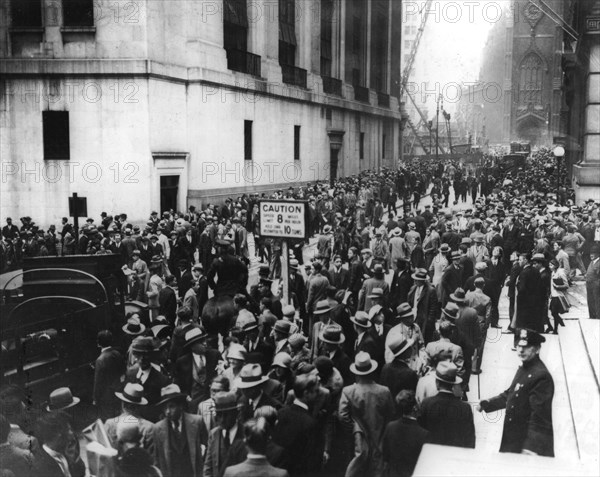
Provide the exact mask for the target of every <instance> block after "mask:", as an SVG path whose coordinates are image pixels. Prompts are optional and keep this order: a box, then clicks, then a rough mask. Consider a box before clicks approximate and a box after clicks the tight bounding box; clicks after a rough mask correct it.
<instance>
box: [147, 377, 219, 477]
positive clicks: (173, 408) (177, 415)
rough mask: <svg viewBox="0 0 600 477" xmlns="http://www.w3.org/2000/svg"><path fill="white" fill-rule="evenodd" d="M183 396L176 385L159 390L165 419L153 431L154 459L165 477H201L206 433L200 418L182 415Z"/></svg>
mask: <svg viewBox="0 0 600 477" xmlns="http://www.w3.org/2000/svg"><path fill="white" fill-rule="evenodd" d="M186 397H187V396H186V394H185V393H182V392H181V390H180V389H179V386H177V384H169V385H168V386H165V387H164V388H162V389H161V392H160V401H159V402H158V405H159V406H161V408H162V410H163V414H164V416H165V417H164V419H163V420H161V421H159V422H157V423H156V425H155V427H154V457H155V462H156V465H157V466H158V467H159V468H160V470H161V472H162V474H163V476H164V477H180V476H181V477H201V476H202V471H203V468H204V462H203V457H202V451H203V449H202V448H203V447H204V446H206V444H207V442H208V432H207V431H206V427H205V426H204V421H203V420H202V417H200V416H197V415H195V414H189V413H187V412H185V408H186Z"/></svg>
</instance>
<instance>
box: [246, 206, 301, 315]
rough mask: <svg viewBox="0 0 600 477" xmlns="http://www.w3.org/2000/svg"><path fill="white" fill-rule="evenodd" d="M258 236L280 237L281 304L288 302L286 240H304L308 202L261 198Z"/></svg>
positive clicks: (287, 254) (287, 253)
mask: <svg viewBox="0 0 600 477" xmlns="http://www.w3.org/2000/svg"><path fill="white" fill-rule="evenodd" d="M258 210H259V216H260V227H259V230H260V236H261V237H270V238H274V239H281V241H282V244H281V279H282V280H283V304H285V305H287V304H289V303H290V299H289V297H290V295H289V271H288V270H289V267H288V260H289V252H288V243H287V240H289V239H294V240H304V239H306V238H307V233H308V223H309V218H308V217H309V216H308V202H307V201H304V200H262V201H260V202H259V206H258Z"/></svg>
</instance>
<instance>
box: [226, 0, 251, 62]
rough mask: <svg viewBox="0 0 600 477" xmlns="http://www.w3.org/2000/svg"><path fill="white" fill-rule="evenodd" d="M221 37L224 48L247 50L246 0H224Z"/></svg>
mask: <svg viewBox="0 0 600 477" xmlns="http://www.w3.org/2000/svg"><path fill="white" fill-rule="evenodd" d="M223 37H224V38H223V43H224V46H225V49H226V50H228V49H233V50H239V51H247V50H248V10H247V7H246V0H224V2H223Z"/></svg>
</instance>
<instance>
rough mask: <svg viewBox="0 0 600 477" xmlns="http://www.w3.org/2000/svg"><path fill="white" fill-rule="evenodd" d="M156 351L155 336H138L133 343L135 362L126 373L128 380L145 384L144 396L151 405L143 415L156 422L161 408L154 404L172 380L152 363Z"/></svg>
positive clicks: (132, 350) (126, 379)
mask: <svg viewBox="0 0 600 477" xmlns="http://www.w3.org/2000/svg"><path fill="white" fill-rule="evenodd" d="M156 351H157V349H156V346H155V344H154V339H153V338H151V337H149V336H138V337H137V338H136V339H134V340H133V343H131V352H132V355H133V358H134V361H135V364H134V365H133V366H132V367H130V368H129V369H128V370H127V372H126V373H125V381H126V382H129V383H138V384H141V385H142V386H144V397H145V398H146V399H147V400H148V404H149V406H148V407H146V408H145V409H144V411H143V416H144V417H145V418H146V419H148V420H149V421H152V422H156V420H157V418H158V415H159V410H158V409H155V408H154V406H155V405H156V403H157V402H158V401H159V400H160V390H161V389H162V388H163V387H165V386H166V385H167V384H169V382H170V379H169V378H168V377H167V376H165V375H164V374H163V373H161V372H160V371H159V369H160V368H158V366H156V365H154V364H153V363H152V358H153V356H154V354H155V353H156Z"/></svg>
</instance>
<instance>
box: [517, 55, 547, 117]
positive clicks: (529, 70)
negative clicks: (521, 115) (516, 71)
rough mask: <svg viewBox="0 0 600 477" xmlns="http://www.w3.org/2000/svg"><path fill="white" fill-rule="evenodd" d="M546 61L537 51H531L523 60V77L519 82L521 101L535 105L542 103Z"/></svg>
mask: <svg viewBox="0 0 600 477" xmlns="http://www.w3.org/2000/svg"><path fill="white" fill-rule="evenodd" d="M543 75H544V62H543V61H542V59H541V58H540V57H539V55H537V54H536V53H529V54H528V55H527V56H526V57H525V58H523V61H522V62H521V78H520V82H519V90H520V95H519V100H520V101H519V102H520V103H521V104H524V105H528V104H532V105H533V106H537V105H541V104H542V87H543V84H544V76H543Z"/></svg>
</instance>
